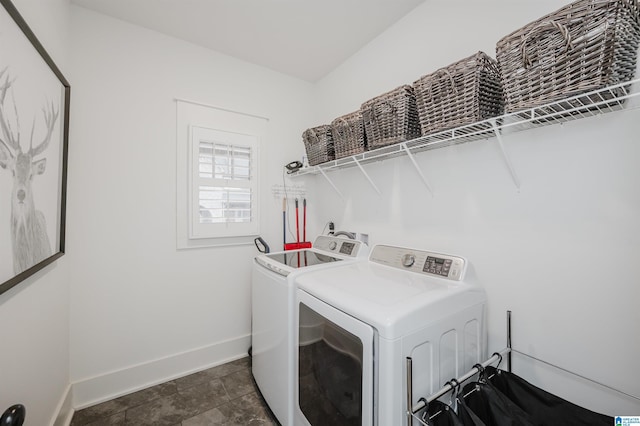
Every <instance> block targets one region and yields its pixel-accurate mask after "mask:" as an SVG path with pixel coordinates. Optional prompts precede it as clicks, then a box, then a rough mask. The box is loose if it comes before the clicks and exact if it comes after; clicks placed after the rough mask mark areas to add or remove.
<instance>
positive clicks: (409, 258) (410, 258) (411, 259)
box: [402, 254, 416, 268]
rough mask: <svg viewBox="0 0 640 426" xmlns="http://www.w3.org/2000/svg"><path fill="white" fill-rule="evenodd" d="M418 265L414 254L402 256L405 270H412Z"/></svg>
mask: <svg viewBox="0 0 640 426" xmlns="http://www.w3.org/2000/svg"><path fill="white" fill-rule="evenodd" d="M414 263H416V257H415V256H414V255H412V254H405V255H404V256H402V266H404V267H405V268H410V267H412V266H413V264H414Z"/></svg>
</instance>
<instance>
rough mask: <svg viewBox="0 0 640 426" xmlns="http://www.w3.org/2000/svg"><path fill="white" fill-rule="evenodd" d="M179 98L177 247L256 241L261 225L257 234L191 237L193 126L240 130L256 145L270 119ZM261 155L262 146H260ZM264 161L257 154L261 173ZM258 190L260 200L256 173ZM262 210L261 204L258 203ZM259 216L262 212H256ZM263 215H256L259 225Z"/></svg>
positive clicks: (236, 131)
mask: <svg viewBox="0 0 640 426" xmlns="http://www.w3.org/2000/svg"><path fill="white" fill-rule="evenodd" d="M175 101H176V185H177V186H176V225H177V229H176V246H177V248H178V249H179V250H181V249H191V248H202V247H221V246H237V245H247V244H253V240H254V238H255V237H256V236H257V235H258V232H259V227H258V228H257V229H256V232H255V233H250V234H248V235H240V236H218V237H212V238H190V235H191V230H190V222H191V221H190V214H191V209H190V200H191V197H192V194H191V191H190V188H191V187H192V182H191V181H190V179H191V173H190V170H189V168H190V164H191V148H192V146H191V143H190V141H191V134H190V129H191V128H192V127H194V126H195V127H203V128H209V129H218V130H222V131H225V132H229V133H238V134H244V135H251V136H254V137H255V138H256V140H257V145H258V146H260V145H261V144H262V143H263V141H264V139H265V135H266V131H267V125H268V122H269V119H268V118H265V117H260V116H257V115H253V114H246V113H241V112H236V111H231V110H228V109H225V108H220V107H215V106H211V105H206V104H202V103H199V102H193V101H188V100H181V99H175ZM257 153H258V156H259V155H260V148H258V151H257ZM261 162H262V160H261V159H260V158H259V157H258V158H257V161H256V166H257V170H258V173H260V170H261V169H262V168H261V167H260V166H261V164H260V163H261ZM256 181H257V192H256V196H255V200H256V201H257V202H259V199H260V192H261V191H260V175H259V174H258V175H256ZM257 208H258V209H259V208H260V206H259V204H258V205H257ZM257 214H258V215H259V211H258V212H257ZM259 222H260V217H259V216H256V223H257V224H259Z"/></svg>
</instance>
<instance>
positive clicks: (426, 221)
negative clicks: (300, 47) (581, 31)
mask: <svg viewBox="0 0 640 426" xmlns="http://www.w3.org/2000/svg"><path fill="white" fill-rule="evenodd" d="M565 4H566V2H564V1H555V0H554V1H552V0H545V1H539V2H524V1H517V2H515V1H509V0H504V1H497V0H496V1H478V2H450V1H445V0H433V1H428V2H425V3H424V4H423V5H421V6H419V7H418V8H417V9H415V10H414V11H413V12H412V13H410V14H409V15H408V16H406V17H405V18H403V19H402V20H401V21H399V22H398V23H397V24H396V25H394V26H393V27H391V28H390V29H389V30H387V31H386V32H385V33H383V34H382V35H380V36H379V37H378V38H376V39H375V40H373V41H372V42H371V43H369V44H368V45H367V46H366V47H364V48H363V49H362V50H360V51H359V52H358V53H357V54H355V55H354V56H353V57H351V58H350V59H349V60H347V61H346V62H345V63H344V64H342V65H341V66H340V67H338V68H337V69H336V70H334V71H333V72H332V73H331V74H330V75H328V76H327V77H326V78H324V79H323V80H321V81H320V82H319V83H318V84H317V87H316V90H315V99H314V105H315V108H317V112H316V114H317V115H316V122H315V125H318V124H324V123H330V122H331V120H332V119H334V118H335V117H338V116H340V115H342V114H346V113H349V112H351V111H354V110H356V109H358V108H359V107H360V104H361V103H362V102H364V101H366V100H368V99H370V98H372V97H374V96H376V95H379V94H381V93H383V92H386V91H388V90H391V89H393V88H395V87H397V86H399V85H401V84H411V83H412V82H413V81H415V80H416V79H418V78H419V77H421V76H422V75H424V74H427V73H430V72H433V71H435V70H436V69H438V68H440V67H443V66H446V65H448V64H451V63H453V62H455V61H456V60H458V59H462V58H464V57H467V56H469V55H471V54H473V53H475V52H477V51H478V50H482V51H484V52H487V53H488V54H490V55H491V56H495V44H496V42H497V41H498V40H499V39H500V38H501V37H502V36H504V35H507V34H508V33H510V32H511V31H513V30H515V29H517V28H519V27H521V26H523V25H524V24H526V23H528V22H530V21H532V20H534V19H537V18H539V17H541V16H543V15H545V14H546V13H549V12H552V11H554V10H556V9H558V8H559V7H561V6H563V5H565ZM638 114H640V112H638V110H636V111H627V112H621V113H616V114H612V115H606V116H601V117H595V118H588V119H583V120H579V121H574V122H571V123H566V124H564V125H554V126H549V127H545V128H539V129H536V130H531V131H526V132H521V133H516V134H509V135H505V137H504V140H505V149H506V152H507V153H508V154H509V156H510V158H511V161H512V162H513V164H514V168H515V171H516V173H517V175H518V177H519V180H520V182H521V184H520V187H519V188H518V187H517V186H516V183H515V181H514V180H513V179H512V177H511V175H510V173H509V171H508V169H507V167H506V164H505V161H504V160H503V157H502V155H501V152H500V150H499V148H498V145H497V143H496V140H495V138H492V139H488V140H482V141H477V142H473V143H468V144H463V145H457V146H451V147H447V148H443V149H438V150H434V151H428V152H424V153H420V154H418V155H417V156H416V159H417V162H418V164H419V166H420V168H421V170H422V171H423V172H424V174H425V176H426V178H427V179H428V181H429V183H430V186H431V187H432V188H433V193H431V192H430V191H429V190H428V189H427V187H426V186H425V185H424V184H423V183H422V181H421V180H420V178H419V177H418V174H417V172H416V171H415V169H414V168H413V166H412V164H411V162H410V160H409V159H408V158H406V157H403V158H395V159H392V160H386V161H384V162H379V163H372V164H368V165H365V166H364V167H365V169H366V171H367V173H369V174H370V176H371V178H372V180H373V181H374V183H375V184H376V185H377V186H378V188H379V189H380V192H381V195H378V194H377V193H376V192H375V190H374V189H373V187H372V186H370V185H369V183H368V182H367V180H366V179H365V177H364V176H363V174H362V173H361V172H360V171H359V170H358V168H351V169H344V170H340V171H336V172H330V173H328V176H329V177H330V178H331V180H332V181H333V183H335V184H336V186H337V187H338V189H339V190H340V192H341V193H342V194H343V197H341V196H339V195H338V194H337V192H336V191H334V189H333V188H332V187H331V185H330V184H329V183H328V182H327V181H326V180H325V179H324V178H323V177H322V176H321V175H318V176H305V177H300V178H297V180H296V181H297V182H306V184H307V185H312V184H313V185H315V191H314V197H315V198H317V199H320V200H322V203H321V204H320V205H319V206H318V212H317V215H318V217H319V218H320V219H321V220H320V223H319V224H318V226H321V225H323V224H324V223H325V222H326V221H328V220H333V221H334V222H335V223H336V227H337V228H338V229H343V230H349V231H356V232H362V233H368V234H369V236H370V241H371V243H372V244H376V243H388V244H395V245H400V246H407V247H417V248H423V249H429V250H434V251H441V252H444V253H451V254H457V255H462V256H465V257H467V258H468V260H469V262H470V265H471V269H470V276H471V275H473V276H476V277H477V279H478V281H479V283H480V284H481V285H482V286H483V287H484V288H485V289H486V290H487V293H488V298H489V302H488V303H489V306H488V330H489V353H491V352H492V351H496V350H500V349H502V348H504V347H505V346H506V340H505V335H506V332H505V330H506V319H505V317H506V311H507V310H509V309H510V310H512V311H513V345H514V347H515V348H516V349H518V350H520V351H523V352H526V353H528V354H531V355H534V356H536V357H539V358H541V359H543V360H545V361H548V362H551V363H553V364H556V365H559V366H562V367H564V368H567V369H569V370H572V371H573V372H576V373H578V374H581V375H583V376H586V377H588V378H591V379H594V380H597V381H599V382H601V383H604V384H607V385H609V386H612V387H614V388H617V389H620V390H622V391H624V392H627V393H629V394H634V395H640V384H639V383H638V381H637V380H636V379H635V378H636V377H637V374H634V373H633V372H634V371H635V365H636V362H637V359H640V339H638V338H637V337H636V336H637V330H636V329H637V324H639V323H640V310H638V309H637V306H636V305H637V301H638V300H639V299H640V287H639V286H638V285H637V283H638V280H637V276H636V271H635V266H634V265H635V263H636V258H637V256H638V254H639V251H640V245H639V242H640V224H639V223H638V220H637V218H638V217H639V216H640V193H639V192H638V190H637V188H636V187H637V182H638V181H639V179H640V167H638V158H640V147H639V146H638V143H637V134H638V131H639V130H640V121H639V120H638V118H639V117H640V116H639V115H638ZM514 371H515V372H516V373H519V374H521V375H522V376H523V377H525V378H526V379H527V380H530V381H531V382H533V383H534V384H537V385H539V386H542V387H544V388H545V389H547V390H549V391H551V392H554V393H557V394H559V395H562V396H564V397H566V398H568V399H570V400H572V401H574V402H576V403H578V404H581V405H584V406H586V407H588V408H590V409H593V410H596V411H601V412H605V413H608V414H610V415H615V414H625V413H626V414H632V413H638V412H640V404H638V402H637V401H634V400H633V399H632V398H629V397H628V396H624V395H621V394H618V393H616V392H613V391H608V390H604V389H603V388H602V387H600V386H597V385H593V384H590V383H589V382H586V381H584V380H582V379H577V378H575V377H573V376H571V375H567V374H565V373H561V372H559V371H558V370H554V369H553V368H551V367H545V366H544V364H542V363H539V362H537V363H531V362H529V361H527V360H526V359H525V358H524V357H522V356H519V355H514ZM462 373H463V372H461V374H462Z"/></svg>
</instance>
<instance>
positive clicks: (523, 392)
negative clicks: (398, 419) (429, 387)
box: [423, 367, 614, 426]
mask: <svg viewBox="0 0 640 426" xmlns="http://www.w3.org/2000/svg"><path fill="white" fill-rule="evenodd" d="M487 378H488V379H487ZM463 395H464V397H463ZM454 398H455V396H454ZM456 401H457V412H455V411H454V410H453V409H451V408H450V407H449V406H447V405H446V404H444V403H443V402H441V401H433V402H432V403H430V404H429V406H428V407H427V413H428V416H427V415H425V416H424V419H423V421H424V422H425V423H426V424H427V425H429V426H556V425H562V426H611V425H613V424H614V423H613V417H610V416H606V415H603V414H599V413H596V412H593V411H591V410H588V409H586V408H583V407H580V406H578V405H576V404H573V403H571V402H569V401H567V400H565V399H563V398H560V397H559V396H556V395H553V394H551V393H549V392H547V391H545V390H542V389H540V388H538V387H536V386H534V385H532V384H531V383H529V382H527V381H526V380H524V379H523V378H521V377H519V376H517V375H515V374H513V373H510V372H508V371H504V370H499V369H497V368H494V367H486V368H484V369H483V370H482V372H481V373H480V378H479V381H478V382H473V383H469V384H467V385H466V386H465V387H464V388H463V389H462V391H461V392H460V393H459V394H458V397H457V398H456ZM430 417H432V418H430Z"/></svg>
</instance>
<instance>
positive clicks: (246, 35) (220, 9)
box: [71, 0, 425, 82]
mask: <svg viewBox="0 0 640 426" xmlns="http://www.w3.org/2000/svg"><path fill="white" fill-rule="evenodd" d="M424 1H425V0H71V2H72V3H74V4H76V5H79V6H82V7H85V8H88V9H91V10H94V11H96V12H100V13H103V14H105V15H109V16H111V17H114V18H118V19H121V20H124V21H127V22H130V23H132V24H136V25H139V26H142V27H145V28H148V29H151V30H155V31H158V32H161V33H164V34H167V35H170V36H173V37H176V38H179V39H182V40H186V41H189V42H191V43H194V44H197V45H200V46H203V47H207V48H209V49H212V50H215V51H218V52H221V53H224V54H227V55H230V56H234V57H236V58H239V59H243V60H245V61H247V62H251V63H253V64H256V65H261V66H264V67H267V68H270V69H272V70H275V71H279V72H281V73H284V74H287V75H290V76H293V77H297V78H300V79H303V80H307V81H310V82H315V81H317V80H319V79H321V78H322V77H324V76H325V75H327V74H328V73H329V72H330V71H332V70H333V69H335V68H336V67H337V66H338V65H340V64H341V63H342V62H344V61H345V60H346V59H347V58H349V57H350V56H351V55H353V54H354V53H355V52H357V51H358V50H359V49H360V48H361V47H363V46H364V45H366V44H367V43H368V42H369V41H371V40H373V39H374V38H375V37H376V36H377V35H379V34H380V33H382V32H383V31H384V30H386V29H387V28H389V27H390V26H391V25H393V24H394V23H395V22H396V21H398V20H399V19H400V18H402V17H403V16H405V15H406V14H407V13H409V12H410V11H411V10H412V9H414V8H415V7H416V6H418V5H419V4H421V3H423V2H424Z"/></svg>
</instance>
